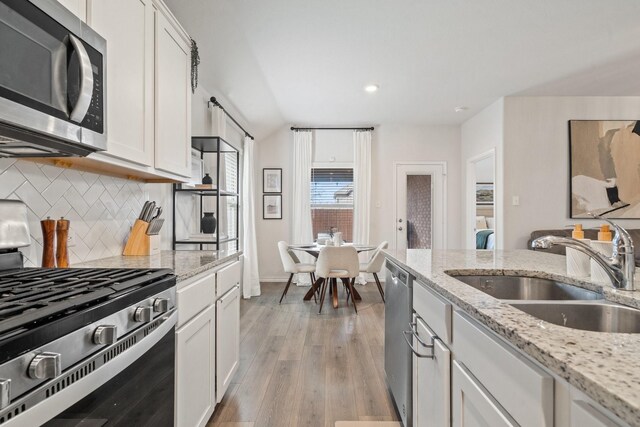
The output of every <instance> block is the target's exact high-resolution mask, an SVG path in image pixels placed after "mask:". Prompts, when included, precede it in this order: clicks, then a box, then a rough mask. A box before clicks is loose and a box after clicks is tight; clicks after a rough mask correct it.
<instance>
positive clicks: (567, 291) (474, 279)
mask: <svg viewBox="0 0 640 427" xmlns="http://www.w3.org/2000/svg"><path fill="white" fill-rule="evenodd" d="M452 277H454V278H455V279H458V280H460V281H462V282H464V283H466V284H467V285H470V286H473V287H474V288H476V289H478V290H481V291H482V292H484V293H486V294H489V295H491V296H492V297H494V298H498V299H504V300H597V299H602V295H601V294H599V293H598V292H593V291H590V290H588V289H582V288H579V287H577V286H573V285H569V284H567V283H561V282H556V281H554V280H549V279H541V278H537V277H525V276H481V275H464V276H452Z"/></svg>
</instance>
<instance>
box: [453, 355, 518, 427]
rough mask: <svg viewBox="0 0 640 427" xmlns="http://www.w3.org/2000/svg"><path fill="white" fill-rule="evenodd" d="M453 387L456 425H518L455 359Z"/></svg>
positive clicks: (497, 426) (476, 426) (471, 426)
mask: <svg viewBox="0 0 640 427" xmlns="http://www.w3.org/2000/svg"><path fill="white" fill-rule="evenodd" d="M451 389H452V390H451V391H452V399H451V400H452V404H453V417H452V421H453V423H452V425H453V426H454V427H515V426H518V424H517V423H516V422H515V421H514V420H513V419H512V418H511V417H510V416H509V414H507V412H506V411H505V410H504V409H502V407H501V406H500V404H499V403H498V402H496V400H495V399H494V398H493V397H491V395H490V394H489V393H488V392H487V391H486V390H485V389H484V387H482V385H481V384H480V383H479V382H478V381H477V380H476V379H475V378H474V377H473V375H472V374H471V373H470V372H469V370H468V369H466V368H465V367H464V365H461V364H460V363H458V362H457V361H455V360H454V362H453V370H452V379H451Z"/></svg>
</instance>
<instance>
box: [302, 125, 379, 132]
mask: <svg viewBox="0 0 640 427" xmlns="http://www.w3.org/2000/svg"><path fill="white" fill-rule="evenodd" d="M291 130H292V131H294V132H298V131H305V130H373V126H372V127H370V128H297V127H293V126H291Z"/></svg>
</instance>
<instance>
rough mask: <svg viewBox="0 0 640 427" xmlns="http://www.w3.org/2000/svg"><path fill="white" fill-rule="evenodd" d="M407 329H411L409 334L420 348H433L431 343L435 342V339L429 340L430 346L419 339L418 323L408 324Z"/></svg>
mask: <svg viewBox="0 0 640 427" xmlns="http://www.w3.org/2000/svg"><path fill="white" fill-rule="evenodd" d="M409 328H411V334H412V335H413V336H414V337H416V340H418V342H419V343H420V345H421V346H423V347H424V348H433V341H435V338H431V344H427V343H426V342H424V341H423V340H422V338H421V337H420V335H419V334H418V329H417V328H418V323H417V322H412V323H409Z"/></svg>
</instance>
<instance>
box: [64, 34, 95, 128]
mask: <svg viewBox="0 0 640 427" xmlns="http://www.w3.org/2000/svg"><path fill="white" fill-rule="evenodd" d="M69 39H70V40H71V44H72V45H73V48H74V49H75V50H76V53H77V54H78V58H80V61H79V62H80V96H78V102H76V105H75V106H74V107H73V110H72V111H71V115H70V118H71V120H73V121H74V122H76V123H81V122H82V120H84V117H85V116H86V115H87V111H89V105H90V104H91V98H92V97H93V69H92V67H91V59H90V58H89V54H88V53H87V50H86V49H85V48H84V45H83V44H82V42H81V41H80V40H79V39H78V38H77V37H76V36H74V35H73V34H69Z"/></svg>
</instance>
